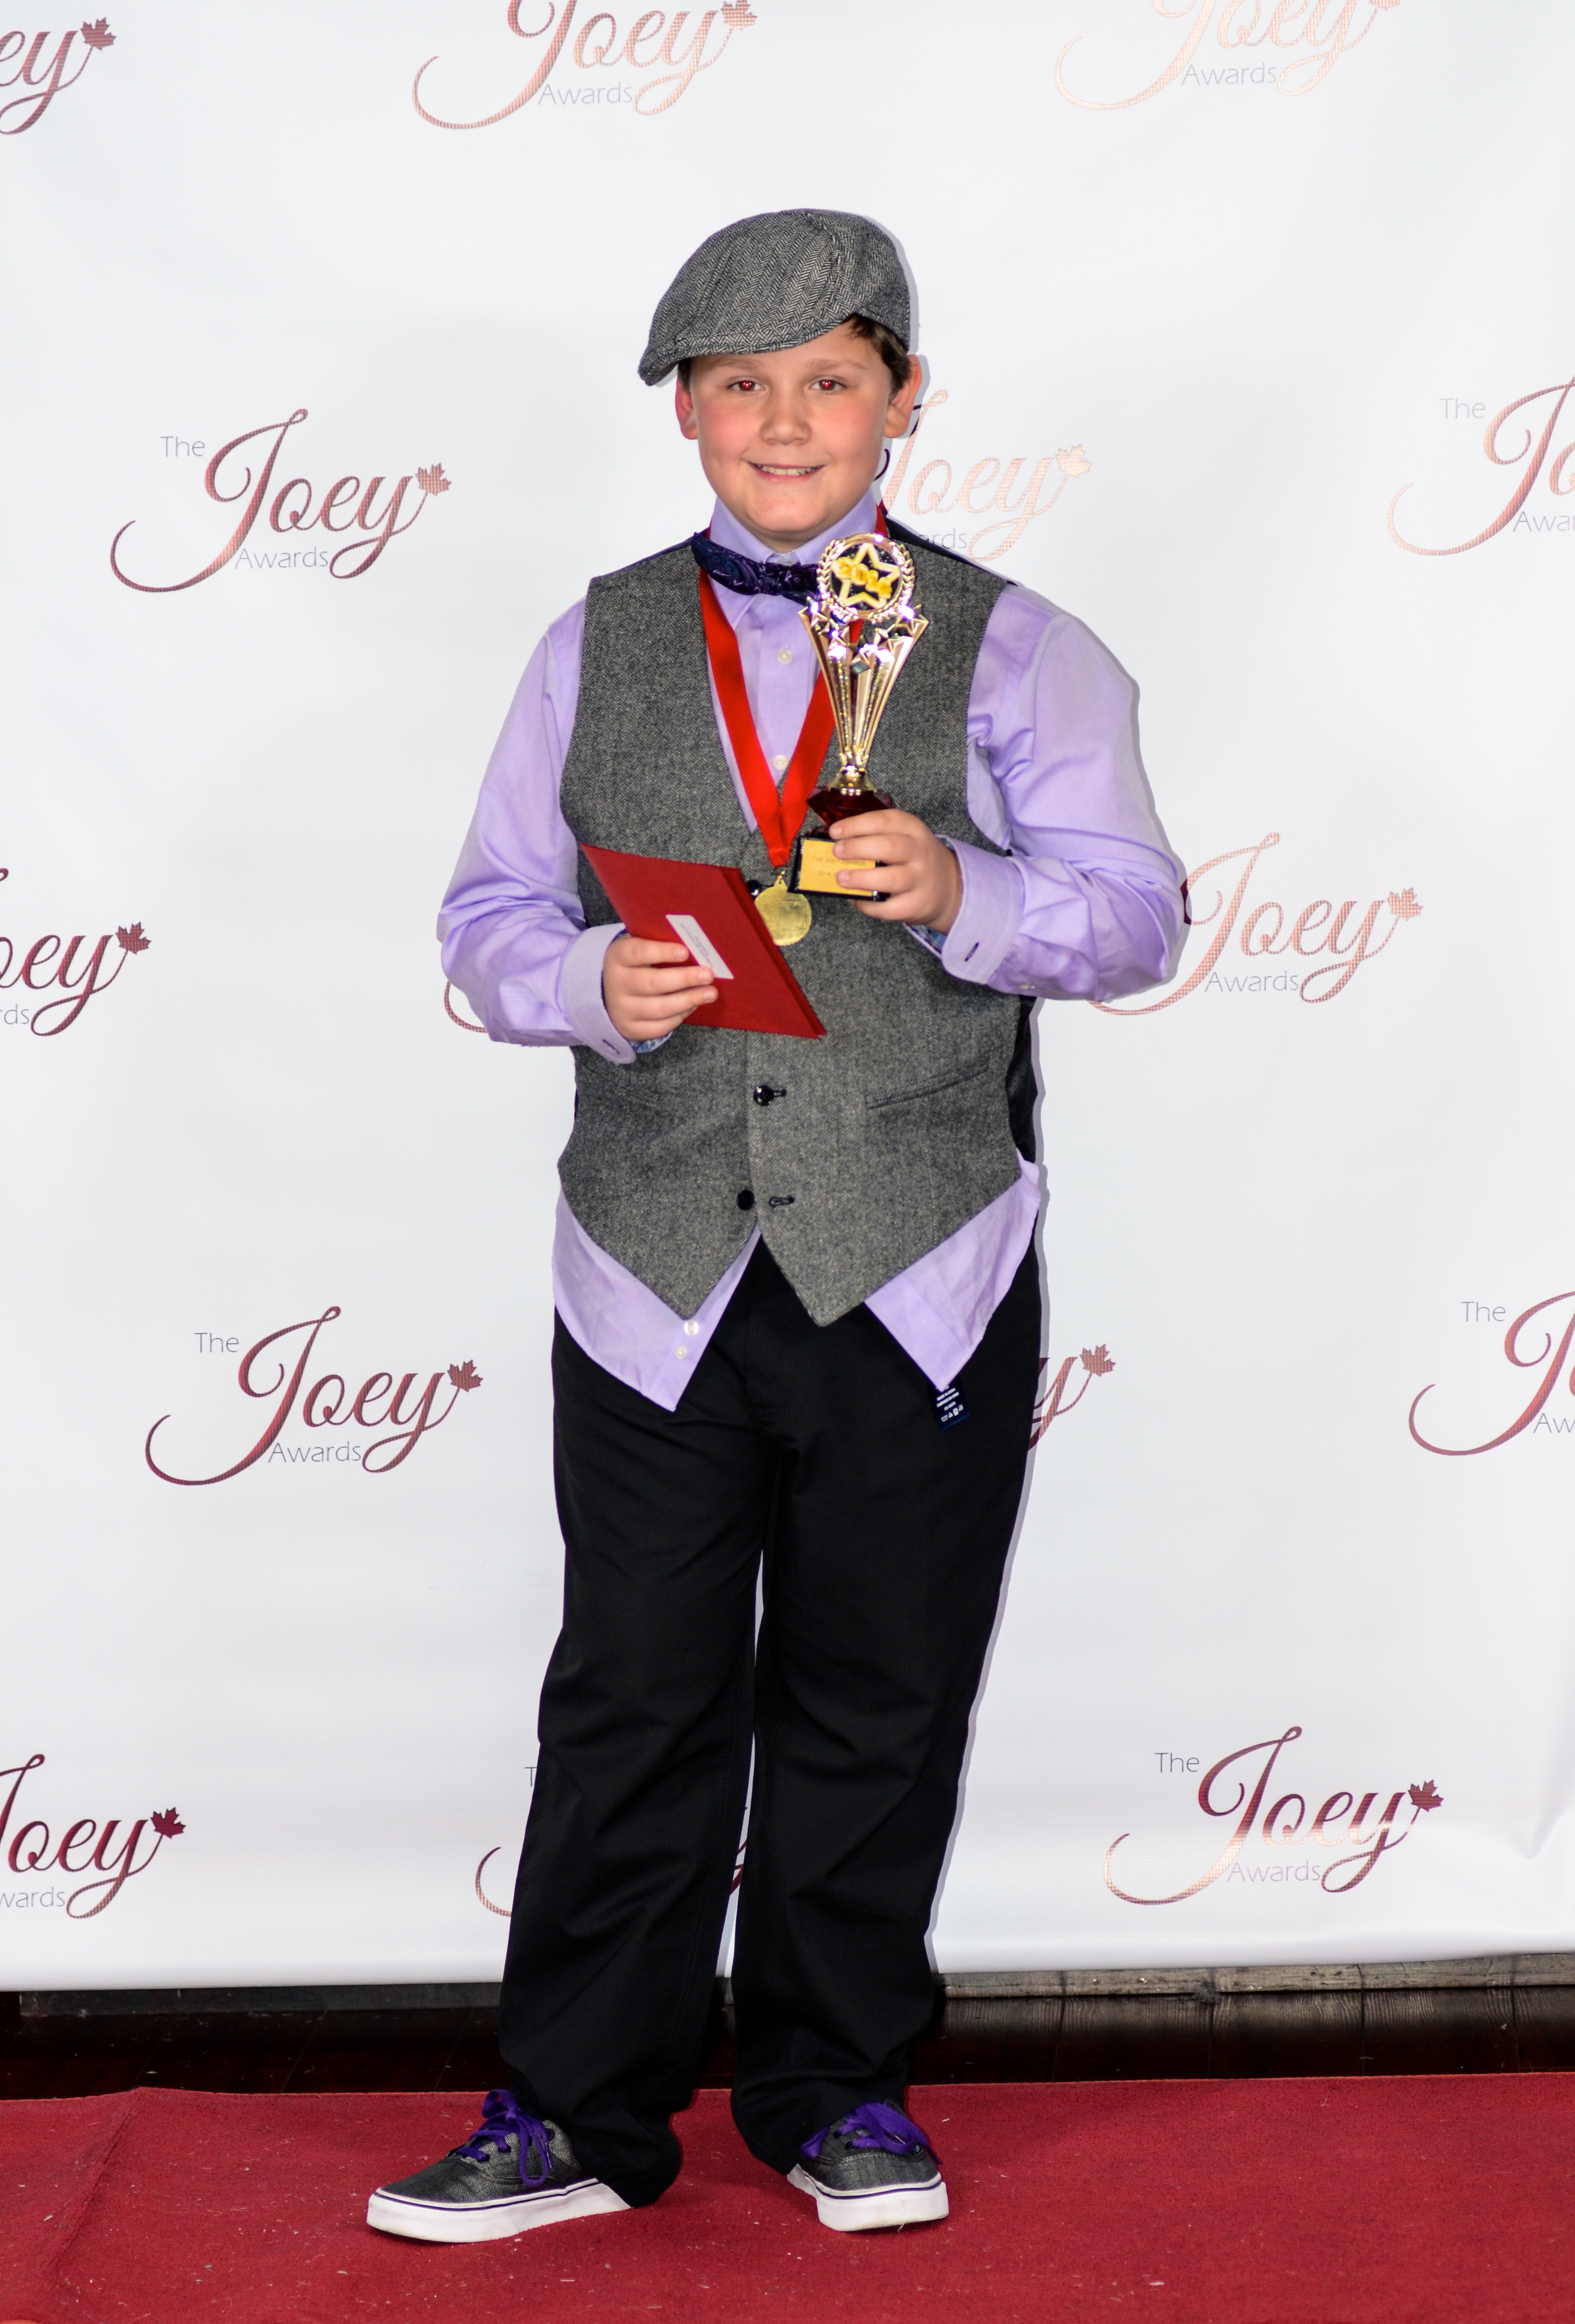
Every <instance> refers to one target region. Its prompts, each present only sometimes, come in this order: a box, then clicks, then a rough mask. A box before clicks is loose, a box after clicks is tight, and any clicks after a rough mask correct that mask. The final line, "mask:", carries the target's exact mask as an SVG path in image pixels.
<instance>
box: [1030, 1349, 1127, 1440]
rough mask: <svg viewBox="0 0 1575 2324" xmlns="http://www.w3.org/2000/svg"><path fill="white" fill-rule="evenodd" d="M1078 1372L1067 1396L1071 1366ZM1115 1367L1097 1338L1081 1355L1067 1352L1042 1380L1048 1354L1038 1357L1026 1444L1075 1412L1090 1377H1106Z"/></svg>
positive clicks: (1114, 1361)
mask: <svg viewBox="0 0 1575 2324" xmlns="http://www.w3.org/2000/svg"><path fill="white" fill-rule="evenodd" d="M1074 1367H1075V1368H1076V1369H1077V1370H1078V1371H1079V1372H1080V1373H1081V1375H1082V1376H1081V1378H1080V1379H1078V1382H1077V1388H1076V1392H1075V1394H1073V1395H1071V1396H1069V1395H1068V1394H1067V1388H1068V1386H1069V1384H1070V1382H1071V1381H1072V1379H1073V1369H1074ZM1049 1369H1050V1359H1049V1357H1048V1356H1041V1357H1040V1359H1039V1393H1038V1395H1037V1396H1036V1397H1035V1399H1034V1418H1033V1422H1032V1425H1031V1426H1030V1428H1029V1432H1028V1443H1029V1446H1030V1448H1031V1447H1032V1446H1034V1445H1036V1444H1037V1443H1039V1442H1040V1441H1041V1440H1042V1438H1043V1437H1044V1436H1045V1434H1047V1433H1048V1431H1049V1428H1050V1425H1051V1423H1052V1422H1053V1421H1056V1420H1064V1419H1065V1417H1066V1416H1067V1414H1068V1413H1069V1412H1075V1411H1076V1410H1077V1407H1078V1406H1079V1405H1080V1404H1081V1403H1082V1399H1083V1397H1085V1396H1086V1395H1087V1394H1088V1392H1089V1388H1090V1387H1091V1384H1092V1382H1093V1381H1095V1380H1097V1379H1108V1378H1109V1376H1110V1373H1111V1372H1113V1371H1114V1370H1115V1369H1116V1360H1115V1358H1114V1357H1113V1356H1112V1355H1111V1353H1110V1350H1109V1348H1107V1347H1106V1345H1105V1343H1104V1342H1103V1341H1102V1340H1101V1342H1100V1343H1099V1345H1098V1347H1097V1348H1084V1349H1083V1351H1082V1354H1081V1355H1076V1356H1067V1357H1065V1358H1064V1360H1063V1361H1062V1363H1061V1366H1060V1368H1059V1369H1058V1370H1056V1371H1055V1373H1054V1374H1053V1376H1052V1377H1051V1378H1050V1379H1048V1380H1046V1379H1045V1373H1046V1372H1047V1371H1048V1370H1049Z"/></svg>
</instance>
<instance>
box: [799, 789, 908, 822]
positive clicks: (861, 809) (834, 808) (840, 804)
mask: <svg viewBox="0 0 1575 2324" xmlns="http://www.w3.org/2000/svg"><path fill="white" fill-rule="evenodd" d="M809 805H810V807H812V808H813V809H814V811H815V814H816V815H817V816H819V817H820V819H821V821H822V823H824V825H825V827H826V829H827V830H828V831H830V830H831V829H832V828H833V826H834V825H836V824H839V823H841V822H842V821H843V817H844V816H850V815H873V814H874V813H875V811H876V809H877V808H878V807H893V806H895V805H896V801H895V800H894V799H893V798H892V797H891V795H890V793H889V791H878V790H877V789H876V788H875V787H874V785H873V784H871V785H870V788H868V789H867V790H861V791H843V790H837V789H835V788H834V787H833V786H832V785H830V784H827V785H826V786H825V788H824V789H822V790H818V791H811V793H810V795H809Z"/></svg>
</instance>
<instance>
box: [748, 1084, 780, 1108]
mask: <svg viewBox="0 0 1575 2324" xmlns="http://www.w3.org/2000/svg"><path fill="white" fill-rule="evenodd" d="M787 1094H788V1093H787V1091H786V1090H785V1089H773V1088H772V1087H771V1084H770V1083H769V1082H757V1084H755V1089H754V1101H755V1103H756V1104H757V1105H769V1104H770V1102H771V1100H772V1099H773V1098H774V1097H786V1096H787Z"/></svg>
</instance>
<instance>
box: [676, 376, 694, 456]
mask: <svg viewBox="0 0 1575 2324" xmlns="http://www.w3.org/2000/svg"><path fill="white" fill-rule="evenodd" d="M673 410H675V411H676V412H677V415H678V432H679V434H680V435H683V436H686V437H687V438H688V439H689V441H690V443H691V444H693V443H695V442H697V441H698V438H699V435H700V423H699V421H698V420H696V419H695V399H694V397H693V395H691V393H690V392H689V390H688V388H687V386H686V384H685V383H684V381H683V380H680V381H679V382H678V383H677V387H676V388H675V389H674V391H673Z"/></svg>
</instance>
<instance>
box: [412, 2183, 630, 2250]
mask: <svg viewBox="0 0 1575 2324" xmlns="http://www.w3.org/2000/svg"><path fill="white" fill-rule="evenodd" d="M627 2209H629V2206H628V2204H627V2203H626V2202H625V2201H624V2199H623V2198H622V2195H615V2194H614V2193H613V2190H612V2188H611V2187H604V2186H603V2184H602V2181H600V2180H599V2179H586V2180H583V2181H581V2182H580V2184H579V2185H578V2186H575V2187H560V2188H546V2187H544V2188H543V2189H542V2190H541V2192H540V2193H539V2194H536V2195H532V2194H525V2195H505V2196H503V2197H502V2199H500V2200H499V2201H498V2202H495V2203H412V2202H411V2201H410V2199H409V2198H408V2197H407V2196H403V2195H388V2194H385V2193H384V2192H383V2190H382V2188H381V2187H380V2188H379V2189H378V2190H377V2192H376V2194H375V2195H373V2198H372V2200H371V2201H370V2202H369V2203H368V2204H367V2206H366V2224H367V2226H368V2227H379V2228H381V2229H382V2233H383V2234H384V2235H385V2236H410V2237H412V2238H413V2240H414V2241H415V2242H417V2243H421V2244H490V2243H496V2242H498V2241H500V2240H501V2239H502V2237H503V2236H522V2235H523V2234H524V2233H525V2231H526V2229H527V2228H529V2227H553V2226H555V2225H556V2224H557V2221H558V2220H559V2219H589V2218H595V2217H596V2216H597V2215H598V2214H599V2213H601V2212H603V2211H626V2210H627Z"/></svg>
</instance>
